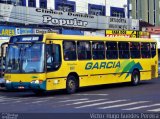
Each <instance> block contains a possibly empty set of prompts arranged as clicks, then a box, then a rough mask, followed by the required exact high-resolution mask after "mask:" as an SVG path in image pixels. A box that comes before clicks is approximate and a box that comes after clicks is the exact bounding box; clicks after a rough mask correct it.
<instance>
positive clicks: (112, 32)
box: [106, 30, 139, 38]
mask: <svg viewBox="0 0 160 119" xmlns="http://www.w3.org/2000/svg"><path fill="white" fill-rule="evenodd" d="M106 36H107V37H119V36H121V37H127V38H138V37H139V32H138V31H129V30H106Z"/></svg>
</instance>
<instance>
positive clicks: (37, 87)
mask: <svg viewBox="0 0 160 119" xmlns="http://www.w3.org/2000/svg"><path fill="white" fill-rule="evenodd" d="M30 87H31V89H32V90H46V81H43V82H41V83H36V82H31V83H30Z"/></svg>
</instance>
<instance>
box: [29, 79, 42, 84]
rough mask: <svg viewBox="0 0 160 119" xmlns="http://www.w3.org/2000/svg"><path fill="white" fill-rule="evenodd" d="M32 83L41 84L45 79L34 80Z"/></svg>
mask: <svg viewBox="0 0 160 119" xmlns="http://www.w3.org/2000/svg"><path fill="white" fill-rule="evenodd" d="M31 83H32V84H33V83H34V84H41V83H43V80H33V81H31Z"/></svg>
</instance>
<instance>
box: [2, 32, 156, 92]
mask: <svg viewBox="0 0 160 119" xmlns="http://www.w3.org/2000/svg"><path fill="white" fill-rule="evenodd" d="M157 54H158V51H157V43H156V41H155V40H152V39H142V38H122V37H117V38H107V37H95V36H74V35H60V34H54V33H46V34H41V35H34V34H33V35H19V36H13V37H11V39H10V41H9V45H8V53H7V58H6V72H5V80H6V87H7V88H8V89H31V90H33V92H35V93H37V94H40V93H42V92H43V91H49V90H58V89H66V90H67V92H68V93H74V92H76V90H77V89H78V88H80V87H85V86H93V85H102V84H112V83H120V82H131V83H132V84H133V85H138V84H139V82H140V81H141V80H150V79H153V78H157V77H158V55H157Z"/></svg>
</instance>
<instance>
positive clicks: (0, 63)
mask: <svg viewBox="0 0 160 119" xmlns="http://www.w3.org/2000/svg"><path fill="white" fill-rule="evenodd" d="M7 47H8V42H5V43H3V44H2V45H1V53H0V78H1V77H3V76H4V71H5V61H6V60H5V59H6V53H7Z"/></svg>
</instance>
